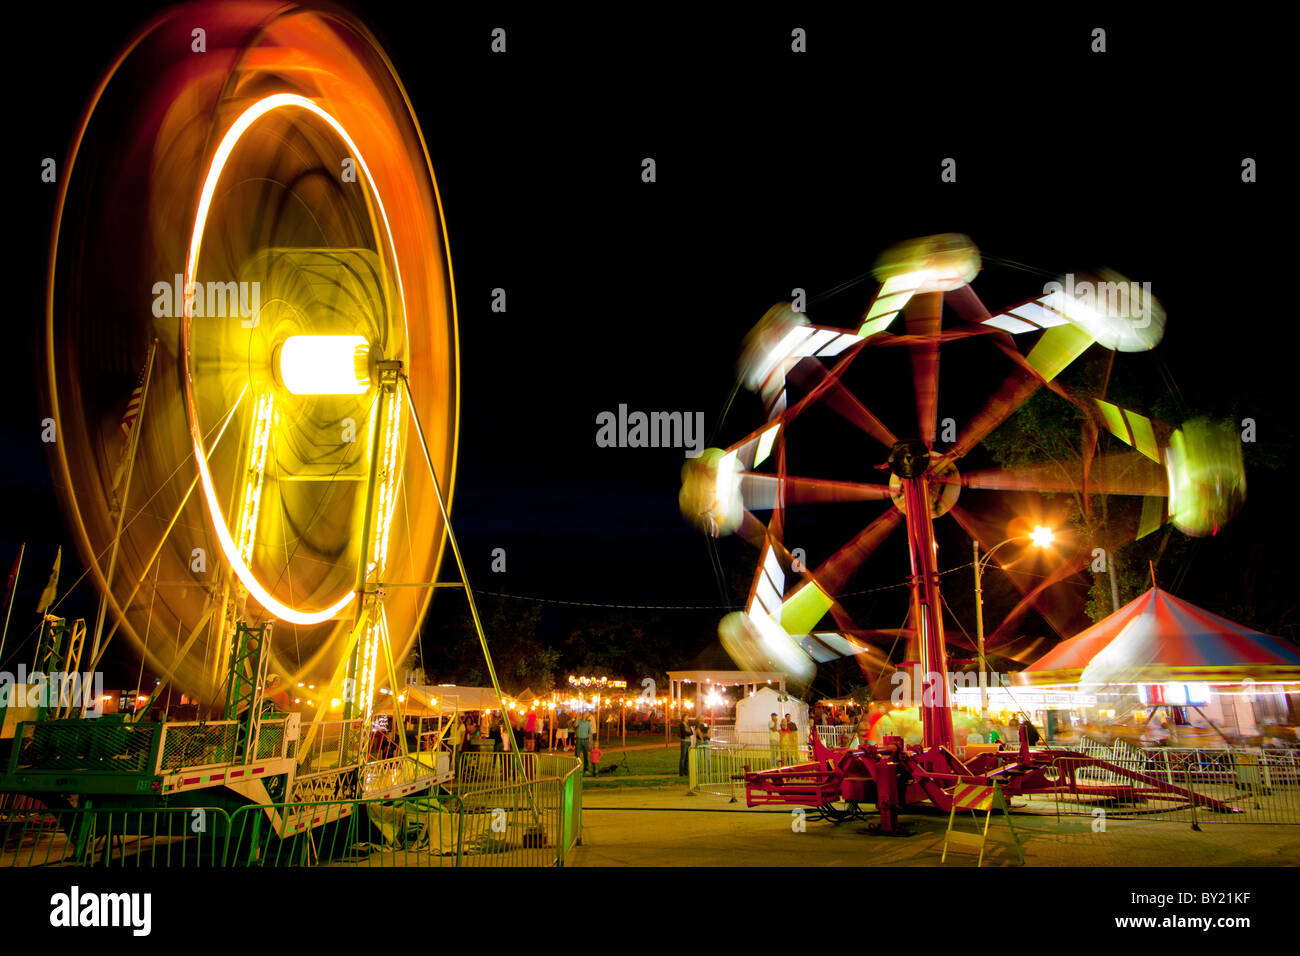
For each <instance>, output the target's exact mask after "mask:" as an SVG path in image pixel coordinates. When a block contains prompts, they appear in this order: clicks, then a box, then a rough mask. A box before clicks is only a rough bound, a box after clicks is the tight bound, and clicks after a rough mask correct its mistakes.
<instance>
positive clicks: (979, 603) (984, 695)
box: [971, 525, 1052, 717]
mask: <svg viewBox="0 0 1300 956" xmlns="http://www.w3.org/2000/svg"><path fill="white" fill-rule="evenodd" d="M1026 539H1028V540H1029V541H1030V542H1031V543H1032V544H1033V546H1034V547H1036V548H1046V547H1048V546H1049V545H1050V544H1051V543H1052V529H1051V528H1044V527H1043V526H1042V525H1039V526H1038V527H1037V528H1035V529H1034V530H1033V531H1031V532H1029V534H1017V535H1013V536H1012V537H1010V538H1007V540H1005V541H1001V542H999V543H998V544H995V545H994V546H993V547H991V548H989V550H988V553H986V554H985V555H984V557H982V558H981V557H980V543H979V542H978V541H974V540H972V541H971V545H972V546H973V547H974V549H975V635H976V646H977V647H978V650H979V667H980V673H979V682H980V716H981V717H987V716H988V712H989V686H988V684H989V682H988V673H987V670H988V668H987V667H986V666H985V662H984V591H983V589H982V588H981V587H980V573H981V572H982V571H983V570H984V566H985V565H987V564H988V563H989V559H990V558H992V557H993V554H994V552H996V551H997V550H998V548H1000V547H1002V546H1003V545H1005V544H1010V543H1011V542H1012V541H1024V540H1026Z"/></svg>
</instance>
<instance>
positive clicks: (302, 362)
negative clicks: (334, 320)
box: [279, 335, 370, 395]
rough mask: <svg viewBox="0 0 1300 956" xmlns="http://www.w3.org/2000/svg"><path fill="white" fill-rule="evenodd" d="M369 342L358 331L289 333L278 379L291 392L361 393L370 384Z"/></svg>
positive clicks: (281, 351)
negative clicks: (349, 332)
mask: <svg viewBox="0 0 1300 956" xmlns="http://www.w3.org/2000/svg"><path fill="white" fill-rule="evenodd" d="M369 356H370V346H369V344H368V343H367V342H366V340H365V339H364V338H362V337H361V336H359V335H291V336H290V337H289V338H287V339H285V341H284V344H283V345H282V346H280V361H279V373H280V381H281V382H282V383H283V384H284V387H285V388H287V389H288V390H289V391H290V392H292V393H293V394H294V395H360V394H361V393H362V392H364V391H365V390H366V389H368V388H369V387H370V372H369V364H368V363H369Z"/></svg>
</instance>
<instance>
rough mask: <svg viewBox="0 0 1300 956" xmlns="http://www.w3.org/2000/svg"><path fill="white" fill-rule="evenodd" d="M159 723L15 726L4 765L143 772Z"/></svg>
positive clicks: (100, 721)
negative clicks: (15, 733) (15, 729)
mask: <svg viewBox="0 0 1300 956" xmlns="http://www.w3.org/2000/svg"><path fill="white" fill-rule="evenodd" d="M158 729H159V725H158V724H129V723H125V722H119V721H109V720H107V719H105V718H102V717H101V718H100V719H98V720H46V721H40V722H37V723H23V724H20V725H19V728H18V733H17V735H16V736H17V739H16V740H15V741H14V743H13V750H12V756H11V758H10V765H9V770H10V772H13V771H21V770H31V771H57V772H78V771H107V772H113V773H148V772H149V770H150V769H151V768H152V759H151V758H152V757H153V753H154V751H153V748H154V744H155V742H156V740H157V733H158Z"/></svg>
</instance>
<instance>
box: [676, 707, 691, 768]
mask: <svg viewBox="0 0 1300 956" xmlns="http://www.w3.org/2000/svg"><path fill="white" fill-rule="evenodd" d="M678 729H679V730H680V731H681V735H682V755H681V759H680V760H678V761H677V776H679V777H685V776H687V775H688V774H689V773H690V759H691V741H692V739H694V737H695V728H694V727H693V726H691V718H689V717H687V716H686V715H685V714H682V722H681V726H680V727H679V728H678Z"/></svg>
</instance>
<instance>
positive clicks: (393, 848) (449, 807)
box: [0, 773, 582, 867]
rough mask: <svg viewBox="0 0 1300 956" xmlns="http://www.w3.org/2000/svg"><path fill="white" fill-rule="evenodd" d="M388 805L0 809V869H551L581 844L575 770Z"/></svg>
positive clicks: (578, 782) (26, 806) (578, 777)
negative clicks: (472, 797)
mask: <svg viewBox="0 0 1300 956" xmlns="http://www.w3.org/2000/svg"><path fill="white" fill-rule="evenodd" d="M476 796H477V797H478V799H477V800H476V801H475V803H476V805H475V806H472V807H467V806H465V804H464V802H463V801H462V800H461V798H460V797H459V796H458V795H456V794H454V793H440V794H439V793H426V794H421V795H418V796H410V797H403V798H400V799H396V800H382V799H369V800H321V801H305V802H296V803H284V804H273V805H269V806H261V805H248V806H243V807H240V808H238V809H236V810H234V811H232V812H227V811H225V810H223V809H220V808H215V807H207V808H194V809H192V808H166V807H153V808H149V809H137V810H123V809H120V808H111V809H100V808H94V807H83V808H75V809H62V810H52V809H47V808H45V807H41V806H35V805H33V802H31V801H28V802H25V803H24V804H23V805H22V806H20V807H9V808H6V809H3V810H0V867H30V866H46V867H48V866H78V867H96V866H103V867H113V866H120V867H185V866H213V867H216V866H223V867H249V866H252V867H295V866H421V867H426V866H511V867H531V866H560V865H563V864H564V862H565V859H566V857H567V855H568V854H569V852H570V851H571V850H572V849H573V847H574V846H576V845H577V844H578V843H579V842H580V839H581V827H582V779H581V774H580V773H574V774H569V775H567V776H565V777H562V778H561V777H549V778H545V779H540V780H532V781H526V782H522V783H514V784H503V785H499V786H496V787H491V788H486V789H481V790H478V791H476Z"/></svg>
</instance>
